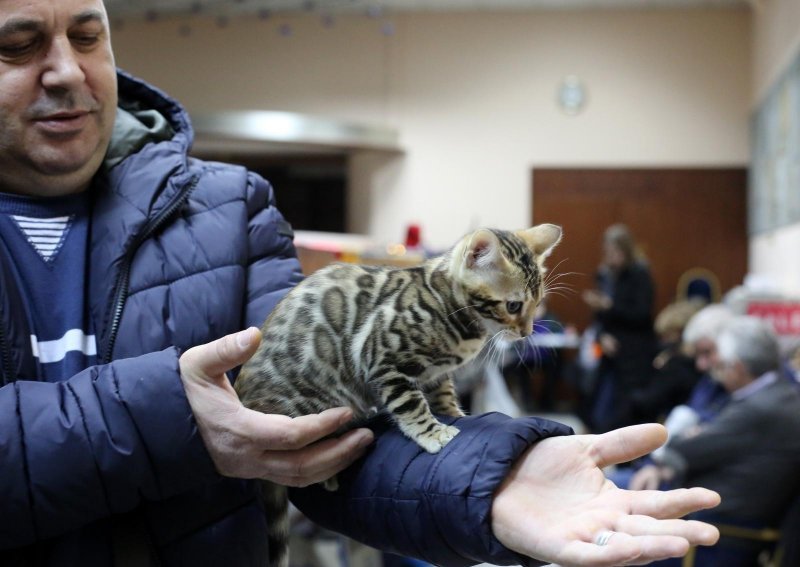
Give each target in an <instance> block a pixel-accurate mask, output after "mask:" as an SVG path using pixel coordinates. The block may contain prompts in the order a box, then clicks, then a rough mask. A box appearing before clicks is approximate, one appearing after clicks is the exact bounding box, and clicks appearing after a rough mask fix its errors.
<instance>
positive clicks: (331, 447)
mask: <svg viewBox="0 0 800 567" xmlns="http://www.w3.org/2000/svg"><path fill="white" fill-rule="evenodd" d="M372 440H373V434H372V432H371V431H370V430H369V429H356V430H353V431H350V432H348V433H347V434H345V435H343V436H342V437H340V438H337V439H326V440H325V441H320V442H319V443H317V444H315V445H312V446H309V447H306V448H304V449H300V450H296V451H266V452H265V453H264V457H263V459H264V469H265V472H264V477H265V478H267V479H269V480H272V481H273V482H278V483H279V484H284V485H286V486H308V485H309V484H313V483H315V482H321V481H323V480H325V479H327V478H330V477H331V476H333V475H334V474H336V473H338V472H339V471H341V470H343V469H345V468H347V467H348V466H349V465H350V464H351V463H352V462H353V461H355V460H356V459H358V458H359V457H360V456H361V455H362V454H363V453H364V450H365V449H366V448H367V447H368V446H369V444H370V443H372Z"/></svg>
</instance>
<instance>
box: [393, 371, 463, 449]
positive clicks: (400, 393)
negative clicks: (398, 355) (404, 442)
mask: <svg viewBox="0 0 800 567" xmlns="http://www.w3.org/2000/svg"><path fill="white" fill-rule="evenodd" d="M378 389H379V393H380V396H381V401H382V402H383V405H384V407H386V409H387V410H388V411H389V413H390V414H391V415H392V417H393V418H394V420H395V422H396V423H397V426H398V427H399V428H400V431H402V432H403V433H405V434H406V436H408V437H410V438H411V439H413V440H414V441H416V443H417V444H418V445H419V446H420V447H422V448H423V449H425V450H426V451H427V452H429V453H438V452H439V451H441V450H442V447H444V446H445V445H447V444H448V443H449V442H450V441H451V440H452V439H453V437H455V436H456V435H458V428H456V427H453V426H452V425H445V424H443V423H441V422H439V421H438V420H437V419H436V418H435V417H434V416H433V414H432V413H431V408H430V406H428V402H427V400H426V399H425V395H424V394H423V393H422V392H421V391H420V390H419V388H417V386H416V384H415V383H414V381H413V380H412V379H411V378H409V377H408V376H406V375H404V374H401V373H400V372H397V371H393V372H389V373H387V374H385V375H384V376H382V377H381V380H380V381H379V382H378Z"/></svg>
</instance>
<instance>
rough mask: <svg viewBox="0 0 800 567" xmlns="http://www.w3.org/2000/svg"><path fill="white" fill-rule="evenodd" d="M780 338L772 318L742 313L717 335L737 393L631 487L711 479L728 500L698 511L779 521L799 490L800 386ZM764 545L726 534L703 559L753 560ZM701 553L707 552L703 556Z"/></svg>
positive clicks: (744, 523)
mask: <svg viewBox="0 0 800 567" xmlns="http://www.w3.org/2000/svg"><path fill="white" fill-rule="evenodd" d="M780 366H781V357H780V348H779V345H778V340H777V338H776V337H775V334H774V332H773V331H772V330H771V329H770V328H769V325H768V324H767V323H765V322H764V321H762V320H760V319H756V318H754V317H750V316H736V317H733V318H732V319H731V320H730V322H729V323H728V324H727V325H726V326H725V328H724V329H723V330H722V332H721V333H720V335H719V337H718V338H717V348H716V353H715V354H714V362H713V370H712V375H713V377H714V380H716V381H717V382H718V383H719V384H721V385H722V386H723V387H724V388H725V390H726V391H727V392H729V394H730V396H731V399H730V401H729V402H728V404H727V405H726V406H725V407H724V408H723V409H722V410H721V411H720V412H719V414H718V415H717V416H716V417H714V418H713V419H712V420H710V421H708V422H706V423H703V424H700V425H698V426H696V427H694V428H691V429H689V430H686V431H685V432H683V433H681V434H679V435H674V436H672V437H670V440H669V443H668V444H667V445H666V447H664V448H663V449H662V450H661V451H660V452H659V454H658V456H657V457H656V458H655V463H654V464H652V465H648V466H646V467H644V468H642V469H641V470H639V471H638V472H637V473H636V475H635V476H634V477H633V479H632V480H631V484H630V486H631V487H632V488H639V489H650V488H655V487H656V486H657V485H658V484H659V483H661V482H663V481H668V482H671V483H672V484H673V485H677V486H705V487H707V488H711V489H713V490H716V491H718V492H719V493H720V494H721V495H722V504H721V505H720V506H719V507H718V508H717V509H715V510H714V511H706V512H702V513H699V514H698V515H697V517H701V518H705V519H709V520H711V521H714V522H718V523H720V524H725V525H733V526H737V527H742V528H751V529H763V528H778V527H779V526H780V524H781V522H782V520H783V518H784V516H785V514H786V512H787V510H788V509H789V506H790V504H791V503H792V501H793V500H794V499H795V498H797V497H798V496H800V391H798V389H797V388H796V387H795V385H794V384H792V383H791V382H790V381H789V380H787V379H786V378H785V377H784V376H782V375H781V368H780ZM759 552H760V546H759V545H758V544H755V543H753V542H751V543H750V544H748V543H746V542H742V541H738V540H736V539H735V538H734V539H733V540H728V539H726V538H724V537H723V539H722V540H721V542H720V544H719V546H718V548H717V549H714V550H708V551H707V552H706V551H698V556H697V561H698V564H702V565H708V566H710V567H711V566H717V565H718V566H720V567H722V566H725V567H736V566H741V567H745V566H749V565H755V564H756V563H757V556H758V554H759ZM701 557H705V559H703V560H702V561H701V559H700V558H701Z"/></svg>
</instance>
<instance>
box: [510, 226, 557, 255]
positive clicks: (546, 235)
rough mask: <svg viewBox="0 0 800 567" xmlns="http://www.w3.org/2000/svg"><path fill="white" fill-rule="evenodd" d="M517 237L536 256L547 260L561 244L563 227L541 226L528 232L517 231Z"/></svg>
mask: <svg viewBox="0 0 800 567" xmlns="http://www.w3.org/2000/svg"><path fill="white" fill-rule="evenodd" d="M516 234H517V236H519V237H520V238H522V240H524V241H525V243H526V244H527V245H528V248H530V250H531V252H533V253H534V254H535V255H536V256H539V257H540V258H547V257H548V256H549V255H550V253H551V252H552V251H553V248H555V246H556V244H558V243H559V242H561V227H560V226H556V225H554V224H539V225H536V226H534V227H533V228H529V229H527V230H520V231H517V233H516Z"/></svg>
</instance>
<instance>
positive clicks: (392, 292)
mask: <svg viewBox="0 0 800 567" xmlns="http://www.w3.org/2000/svg"><path fill="white" fill-rule="evenodd" d="M560 238H561V229H560V228H559V227H557V226H555V225H550V224H544V225H539V226H536V227H533V228H531V229H528V230H523V231H517V232H508V231H502V230H494V229H481V230H478V231H476V232H474V233H472V234H469V235H467V236H465V237H464V238H463V239H461V241H460V242H459V243H458V244H457V245H456V246H455V247H454V248H453V249H452V250H451V251H450V252H448V253H447V254H444V255H443V256H440V257H437V258H434V259H431V260H429V261H427V262H426V263H425V264H423V265H421V266H419V267H414V268H404V269H397V268H389V267H376V266H361V265H354V264H335V265H332V266H329V267H327V268H325V269H323V270H320V271H318V272H316V273H315V274H313V275H312V276H310V277H309V278H307V279H306V280H305V281H303V282H302V283H301V284H300V285H298V286H297V287H296V288H295V289H294V290H293V291H292V292H291V293H290V294H288V295H287V296H286V298H285V299H284V300H283V301H281V302H280V303H279V304H278V306H277V307H276V308H275V310H274V311H273V313H272V314H271V315H270V317H269V318H268V319H267V321H266V322H265V323H264V326H263V327H262V333H263V340H262V342H261V345H260V347H259V349H258V351H257V352H256V353H255V355H254V356H253V357H252V358H251V359H250V360H249V361H248V362H247V363H246V364H245V365H244V367H243V368H242V371H241V373H240V375H239V377H238V379H237V381H236V384H235V387H236V391H237V393H238V394H239V397H240V399H241V400H242V403H243V404H244V405H245V406H247V407H249V408H251V409H255V410H258V411H261V412H265V413H277V414H284V415H289V416H300V415H306V414H311V413H319V412H321V411H324V410H326V409H329V408H332V407H339V406H348V407H350V408H352V409H353V412H354V422H359V421H363V420H364V419H366V418H368V417H370V416H371V415H372V414H374V412H375V411H376V410H378V411H384V412H386V413H388V414H389V415H390V416H391V418H392V419H393V420H394V421H395V423H396V424H397V426H398V427H399V428H400V430H401V431H402V432H403V433H404V434H405V435H407V436H408V437H409V438H411V439H413V440H414V441H415V442H416V443H417V444H419V446H420V447H422V448H423V449H424V450H425V451H428V452H430V453H436V452H438V451H440V450H441V449H442V448H443V447H444V446H445V445H447V443H448V442H449V441H450V440H451V439H453V437H455V436H456V435H457V434H458V429H457V428H456V427H453V426H450V425H445V424H443V423H441V422H439V421H438V420H437V419H436V418H435V417H434V414H435V413H439V414H444V415H450V416H461V415H463V412H462V411H461V409H460V408H459V405H458V399H457V396H456V391H455V388H454V385H453V381H452V379H451V377H450V373H451V372H452V371H453V370H455V369H456V368H458V367H459V366H461V365H463V364H465V363H466V362H468V361H469V360H470V359H472V358H474V357H475V355H476V354H477V353H478V352H479V351H480V350H481V348H482V347H483V346H484V344H485V343H486V342H487V340H488V339H489V338H491V337H493V336H496V335H497V334H504V335H507V336H509V337H511V338H521V337H526V336H527V335H529V334H530V333H531V332H532V327H533V317H534V311H535V308H536V305H537V304H538V302H539V300H540V299H541V298H542V295H543V293H544V289H543V271H544V270H543V267H542V261H543V259H544V258H545V257H546V256H547V255H548V254H549V253H550V251H551V250H552V248H553V247H554V246H555V245H556V244H557V243H558V241H559V240H560ZM334 485H335V479H334V480H332V481H331V482H330V483H328V487H329V488H332V487H333V486H334ZM263 493H264V501H265V506H266V508H267V511H268V513H270V514H271V515H272V516H271V517H270V533H269V540H270V541H269V544H270V553H271V557H270V565H273V566H278V565H280V566H284V565H288V556H287V553H286V551H287V541H288V523H287V521H286V515H287V499H286V491H285V489H284V488H283V487H277V486H275V485H270V484H269V483H265V486H264V490H263Z"/></svg>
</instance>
